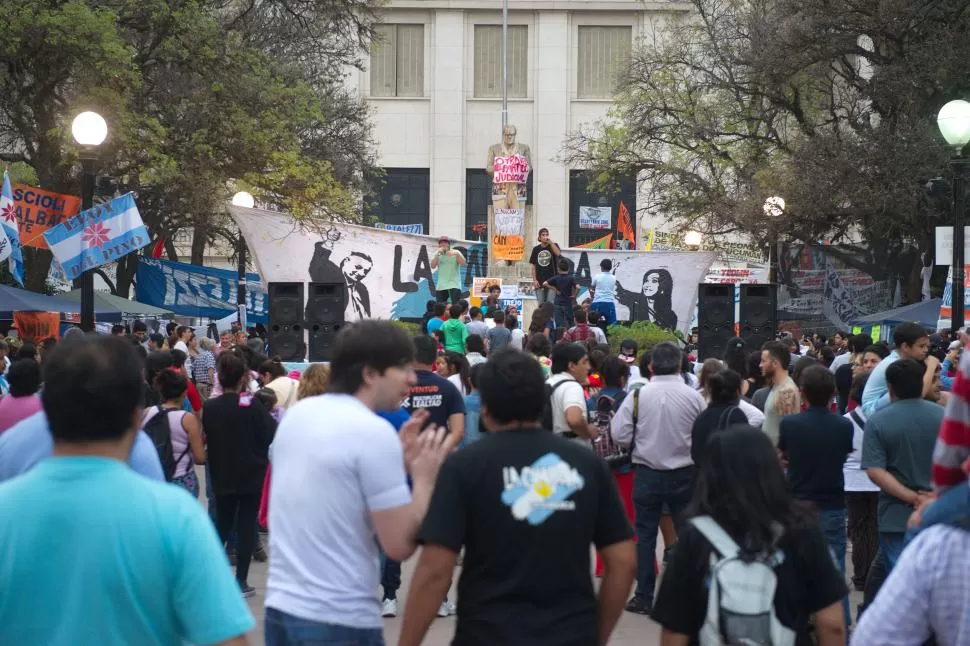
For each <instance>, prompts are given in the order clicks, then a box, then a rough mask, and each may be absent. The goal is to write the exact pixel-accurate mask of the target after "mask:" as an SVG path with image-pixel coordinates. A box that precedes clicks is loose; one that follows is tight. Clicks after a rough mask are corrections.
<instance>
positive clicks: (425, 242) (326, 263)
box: [230, 207, 488, 321]
mask: <svg viewBox="0 0 970 646" xmlns="http://www.w3.org/2000/svg"><path fill="white" fill-rule="evenodd" d="M230 210H231V212H232V216H233V218H234V219H235V220H236V223H237V224H238V225H239V228H240V230H241V231H242V234H243V237H244V238H245V239H246V243H247V244H248V246H249V249H250V251H252V254H253V256H254V258H255V260H256V265H257V267H258V269H259V273H260V275H261V276H262V278H263V282H264V283H275V282H291V281H292V282H317V283H343V284H344V285H346V292H345V294H344V296H343V298H344V299H345V300H344V315H345V319H346V320H347V321H356V320H359V319H362V318H384V319H391V318H393V319H407V318H415V319H416V318H420V317H421V316H422V315H423V314H424V312H425V309H426V303H427V302H428V301H429V300H432V299H433V298H434V291H435V279H436V278H437V271H436V270H432V269H431V258H432V256H433V255H434V252H435V250H436V249H437V248H438V240H437V238H432V237H429V236H419V235H411V234H407V233H399V232H396V231H386V230H382V229H375V228H373V227H362V226H355V225H351V224H340V225H327V226H325V227H323V228H322V229H316V230H312V229H310V228H307V227H305V226H302V225H301V224H300V223H298V222H296V221H295V220H294V219H293V218H292V217H290V216H289V215H286V214H285V213H276V212H272V211H263V210H260V209H246V208H240V207H230ZM452 249H456V250H458V251H459V252H461V253H462V255H464V256H465V259H466V260H467V261H468V262H467V264H466V266H465V267H462V268H461V281H462V282H461V285H462V296H463V297H465V298H467V297H468V294H469V291H470V289H471V286H472V280H473V279H474V278H475V277H479V276H487V275H488V273H487V272H488V247H487V245H485V244H484V243H480V242H461V241H457V240H456V241H454V242H453V243H452Z"/></svg>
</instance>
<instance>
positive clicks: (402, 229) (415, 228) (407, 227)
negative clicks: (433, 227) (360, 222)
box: [374, 222, 424, 236]
mask: <svg viewBox="0 0 970 646" xmlns="http://www.w3.org/2000/svg"><path fill="white" fill-rule="evenodd" d="M374 228H375V229H384V230H386V231H397V232H398V233H413V234H414V235H418V236H420V235H424V225H423V224H385V223H383V222H378V223H377V224H375V225H374Z"/></svg>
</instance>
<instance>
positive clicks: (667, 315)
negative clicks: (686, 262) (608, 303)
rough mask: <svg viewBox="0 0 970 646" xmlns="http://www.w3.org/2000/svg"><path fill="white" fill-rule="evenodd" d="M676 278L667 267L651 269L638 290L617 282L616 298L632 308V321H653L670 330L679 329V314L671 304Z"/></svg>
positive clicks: (644, 276)
mask: <svg viewBox="0 0 970 646" xmlns="http://www.w3.org/2000/svg"><path fill="white" fill-rule="evenodd" d="M673 292H674V279H673V277H671V275H670V272H669V271H667V270H666V269H650V270H648V271H647V273H645V274H644V275H643V284H642V285H641V287H640V289H639V290H638V291H631V290H629V289H627V288H625V287H624V286H623V285H621V284H620V283H619V282H617V285H616V300H617V301H618V302H619V303H620V304H621V305H625V306H627V307H628V308H630V320H631V321H651V322H653V323H656V324H657V325H659V326H660V327H662V328H666V329H668V330H676V329H677V315H676V314H675V313H674V310H673V307H672V306H671V296H672V294H673Z"/></svg>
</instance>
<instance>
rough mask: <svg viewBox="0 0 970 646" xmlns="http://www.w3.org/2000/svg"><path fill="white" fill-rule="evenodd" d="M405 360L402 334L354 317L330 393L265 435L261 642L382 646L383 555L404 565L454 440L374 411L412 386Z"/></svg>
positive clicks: (336, 357)
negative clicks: (266, 551) (266, 555)
mask: <svg viewBox="0 0 970 646" xmlns="http://www.w3.org/2000/svg"><path fill="white" fill-rule="evenodd" d="M413 359H414V347H413V346H412V344H411V339H410V338H408V336H407V335H406V333H405V332H404V331H403V330H401V329H400V328H398V327H396V326H394V325H392V324H391V323H390V322H388V321H379V320H376V319H365V320H361V321H358V322H356V323H354V324H353V325H351V326H349V327H346V328H344V329H343V330H341V332H340V334H339V335H338V336H337V339H336V343H335V345H334V349H333V355H332V359H331V362H330V372H331V376H330V386H329V387H328V390H327V394H326V395H322V396H320V397H311V398H308V399H304V400H302V401H300V402H299V403H297V404H296V405H295V406H294V407H293V408H291V409H290V410H289V411H288V412H287V414H286V416H285V417H284V418H283V422H282V423H281V424H280V426H279V429H278V430H277V432H276V438H275V440H274V442H273V478H272V483H273V484H272V488H271V489H270V500H269V516H270V517H269V524H270V527H272V532H271V533H270V548H271V549H270V566H269V581H268V583H267V592H266V620H265V628H266V644H267V646H287V645H290V644H297V643H308V642H311V641H312V642H314V643H316V642H317V641H319V642H320V643H330V642H331V641H340V642H346V643H355V644H383V637H382V628H381V626H382V620H381V607H380V603H379V601H378V598H377V595H376V593H375V591H376V590H377V587H378V585H379V584H380V569H379V560H380V553H381V551H383V552H384V553H386V554H387V555H388V557H390V558H392V559H394V560H395V561H404V560H406V559H407V558H408V557H410V556H411V554H413V553H414V551H415V549H417V542H416V540H415V539H416V536H417V531H418V527H419V526H420V523H421V521H422V520H423V518H424V514H425V512H426V510H427V506H428V501H429V500H430V497H431V493H432V490H433V489H434V482H435V478H436V477H437V473H438V467H439V466H440V465H441V461H442V460H443V459H444V457H445V456H446V455H447V454H448V453H449V452H450V451H451V450H452V448H454V447H453V445H454V444H455V439H456V438H457V437H458V436H456V435H454V434H452V435H447V433H446V429H436V428H434V427H428V428H427V429H425V430H424V431H423V432H421V429H422V427H424V426H425V424H426V423H427V421H428V413H427V412H426V411H423V410H421V411H417V412H415V413H414V415H413V416H412V417H411V420H410V421H409V422H407V423H406V424H405V425H404V426H403V427H402V428H401V432H400V437H399V436H398V434H397V433H395V431H394V427H393V426H391V424H390V423H389V422H387V421H385V420H384V419H381V418H380V417H378V416H377V415H376V414H375V411H379V410H393V409H396V408H398V406H399V405H400V402H401V401H402V400H403V399H404V398H406V397H407V396H408V395H409V394H410V389H411V386H412V385H413V384H414V383H415V375H414V370H413V368H412V367H411V362H412V360H413ZM419 433H420V434H419ZM405 467H406V468H407V470H408V471H409V472H410V475H411V478H412V481H413V484H414V490H413V493H412V492H411V491H409V490H408V483H407V473H406V472H405ZM375 535H376V540H375Z"/></svg>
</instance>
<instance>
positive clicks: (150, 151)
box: [0, 0, 377, 293]
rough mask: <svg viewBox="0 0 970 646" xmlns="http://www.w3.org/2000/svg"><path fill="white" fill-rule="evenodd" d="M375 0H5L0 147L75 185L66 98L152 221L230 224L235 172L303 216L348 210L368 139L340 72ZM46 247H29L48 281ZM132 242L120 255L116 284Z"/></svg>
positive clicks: (32, 274)
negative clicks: (86, 113) (88, 118)
mask: <svg viewBox="0 0 970 646" xmlns="http://www.w3.org/2000/svg"><path fill="white" fill-rule="evenodd" d="M376 6H377V3H376V1H375V0H248V1H244V2H238V1H230V0H88V1H81V0H68V1H63V0H53V1H49V2H37V1H36V0H5V1H4V2H3V3H2V4H0V158H3V159H6V160H8V161H17V162H24V163H26V164H28V165H29V166H30V167H31V168H33V169H34V171H35V172H36V176H37V179H38V181H39V183H40V184H41V185H42V186H43V187H44V188H48V189H51V190H55V191H63V192H74V193H76V192H77V191H78V185H79V181H78V176H77V173H78V170H79V169H78V165H77V163H76V162H77V152H78V151H77V149H76V147H75V146H74V145H73V142H72V141H71V136H70V122H71V119H72V118H73V116H74V115H75V114H77V113H78V112H81V111H82V110H85V109H93V110H96V111H97V112H99V113H100V114H101V115H102V116H104V117H105V119H106V120H107V122H108V124H109V137H108V140H107V141H106V142H105V144H104V145H102V146H101V148H102V150H100V151H99V153H100V162H101V170H102V172H103V173H104V174H109V175H113V176H114V177H116V178H117V179H118V183H119V190H121V191H129V190H131V191H135V192H136V193H137V195H138V204H139V210H140V211H141V213H142V217H143V218H144V220H145V223H146V225H148V227H149V229H150V230H151V231H152V233H153V234H155V235H157V236H160V237H165V238H168V239H170V238H171V237H172V236H173V235H174V234H175V233H176V232H177V231H178V230H180V229H183V228H185V227H194V228H195V230H196V233H197V235H199V236H201V237H202V239H203V240H206V239H209V238H211V237H212V236H213V235H215V234H216V233H222V234H226V232H227V230H226V229H225V228H224V227H221V225H222V224H224V222H223V220H222V218H224V213H225V208H224V205H225V203H226V201H227V200H228V198H229V197H230V194H231V191H232V190H233V186H234V184H236V183H244V184H245V185H247V187H251V190H252V191H253V192H254V194H256V196H257V199H258V200H259V202H260V203H261V204H266V205H269V206H270V207H278V208H280V209H285V210H287V211H290V212H292V213H294V214H295V215H297V216H298V217H303V218H315V217H320V216H326V217H331V218H337V219H350V220H354V219H357V218H359V206H358V205H359V202H360V200H359V195H360V194H361V192H362V191H363V188H364V177H365V172H366V171H367V170H368V168H369V167H370V166H372V164H373V161H374V158H373V150H372V140H371V133H370V129H369V126H368V121H367V110H366V106H365V105H364V104H363V103H362V101H361V100H360V99H359V98H357V97H355V96H353V95H352V94H351V93H349V92H348V91H347V90H346V89H345V88H344V86H343V73H344V72H343V70H345V69H346V68H347V66H352V65H359V64H360V61H361V55H362V53H363V52H364V51H365V47H366V45H367V43H368V42H369V39H370V37H371V36H372V31H371V24H372V23H373V21H374V18H375V16H374V10H375V7H376ZM49 262H50V254H49V253H47V252H41V253H35V252H31V253H30V255H29V257H28V282H29V283H30V285H31V286H32V287H36V286H37V285H39V284H42V283H43V280H44V277H46V274H47V269H48V266H49ZM136 262H137V259H136V258H129V259H128V260H127V261H126V262H123V263H120V264H119V271H118V274H119V275H118V291H119V292H121V293H127V291H128V287H129V285H130V280H131V276H132V275H133V272H134V266H135V264H136Z"/></svg>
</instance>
